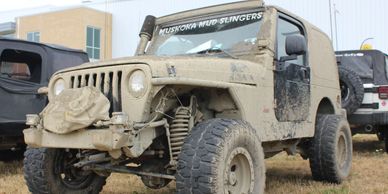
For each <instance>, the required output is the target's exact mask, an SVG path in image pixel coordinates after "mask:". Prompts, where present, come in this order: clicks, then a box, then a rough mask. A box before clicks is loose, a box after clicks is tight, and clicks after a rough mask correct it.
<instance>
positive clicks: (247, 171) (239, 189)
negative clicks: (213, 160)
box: [224, 147, 255, 194]
mask: <svg viewBox="0 0 388 194" xmlns="http://www.w3.org/2000/svg"><path fill="white" fill-rule="evenodd" d="M254 178H255V177H254V171H253V161H252V157H251V156H250V154H249V152H248V151H247V150H246V149H244V148H241V147H238V148H236V149H234V150H233V151H232V152H231V154H230V155H229V157H228V159H227V161H226V169H225V172H224V185H225V193H226V194H235V193H239V194H240V193H252V192H253V186H254Z"/></svg>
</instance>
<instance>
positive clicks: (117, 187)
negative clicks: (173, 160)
mask: <svg viewBox="0 0 388 194" xmlns="http://www.w3.org/2000/svg"><path fill="white" fill-rule="evenodd" d="M353 142H354V159H353V169H352V175H351V177H350V180H349V181H346V182H345V183H343V184H341V185H333V184H327V183H320V182H315V181H313V180H312V179H311V173H310V168H309V164H308V161H305V160H303V159H302V158H301V157H299V156H287V155H285V154H280V155H277V156H275V157H273V158H271V159H268V160H266V165H267V188H266V193H273V194H282V193H284V194H289V193H298V194H299V193H306V194H310V193H312V194H315V193H321V194H347V193H352V194H353V193H355V194H358V193H360V194H361V193H362V194H365V193H368V194H369V193H376V194H377V193H378V194H388V155H387V154H385V153H384V151H383V150H382V149H383V145H382V143H379V142H377V138H376V137H375V136H374V135H362V136H355V137H354V138H353ZM3 193H4V194H5V193H6V194H8V193H10V194H11V193H12V194H14V193H15V194H16V193H23V194H24V193H28V190H27V187H26V186H25V183H24V179H23V175H22V163H21V162H13V163H7V164H4V163H1V162H0V194H3ZM103 193H104V194H121V193H132V194H140V193H155V194H156V193H158V194H164V193H166V194H169V193H174V183H171V184H170V185H169V186H168V187H166V188H164V189H162V190H158V191H154V190H150V189H147V188H145V187H144V186H143V185H142V183H141V181H140V179H139V178H137V177H135V176H130V175H122V174H114V175H113V176H111V177H110V178H109V179H108V182H107V185H106V186H105V187H104V190H103Z"/></svg>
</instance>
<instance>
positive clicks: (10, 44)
mask: <svg viewBox="0 0 388 194" xmlns="http://www.w3.org/2000/svg"><path fill="white" fill-rule="evenodd" d="M5 50H18V51H25V52H32V53H36V54H39V55H40V56H41V58H42V69H43V72H42V74H41V75H42V77H43V78H44V79H45V80H47V81H48V79H49V78H50V77H51V75H52V74H53V73H54V72H56V71H58V70H60V69H64V68H68V67H72V66H77V65H80V64H82V63H86V62H89V58H88V55H87V54H86V53H85V52H84V51H82V50H76V49H71V48H66V47H63V46H59V45H54V44H42V43H37V42H30V41H26V40H20V39H9V38H0V54H1V57H2V56H3V51H5Z"/></svg>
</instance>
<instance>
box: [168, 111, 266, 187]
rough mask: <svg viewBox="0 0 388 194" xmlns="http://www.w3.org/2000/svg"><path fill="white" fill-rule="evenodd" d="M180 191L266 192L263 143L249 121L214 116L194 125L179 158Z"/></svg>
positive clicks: (178, 184)
mask: <svg viewBox="0 0 388 194" xmlns="http://www.w3.org/2000/svg"><path fill="white" fill-rule="evenodd" d="M176 185H177V193H179V194H181V193H183V194H189V193H190V194H195V193H203V194H205V193H209V194H210V193H227V194H228V193H232V194H234V193H239V194H240V193H255V194H256V193H257V194H261V193H264V187H265V166H264V153H263V148H262V146H261V142H260V141H259V138H258V137H257V135H256V133H255V130H254V129H253V128H252V127H251V126H250V125H249V124H248V123H246V122H243V121H238V120H229V119H212V120H208V121H206V122H203V123H200V124H199V125H197V126H196V127H194V128H193V130H192V131H191V133H190V135H189V136H188V137H187V138H186V140H185V143H184V145H183V147H182V151H181V154H180V155H179V158H178V166H177V174H176Z"/></svg>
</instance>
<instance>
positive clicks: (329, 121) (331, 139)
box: [309, 115, 353, 183]
mask: <svg viewBox="0 0 388 194" xmlns="http://www.w3.org/2000/svg"><path fill="white" fill-rule="evenodd" d="M352 152H353V147H352V135H351V132H350V127H349V124H348V122H347V121H346V119H344V118H343V117H342V116H338V115H318V116H317V121H316V126H315V135H314V139H313V140H312V145H311V150H310V157H309V158H310V168H311V172H312V175H313V178H314V179H315V180H319V181H328V182H332V183H341V182H342V181H343V180H345V179H346V178H347V177H348V176H349V174H350V170H351V164H352Z"/></svg>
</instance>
